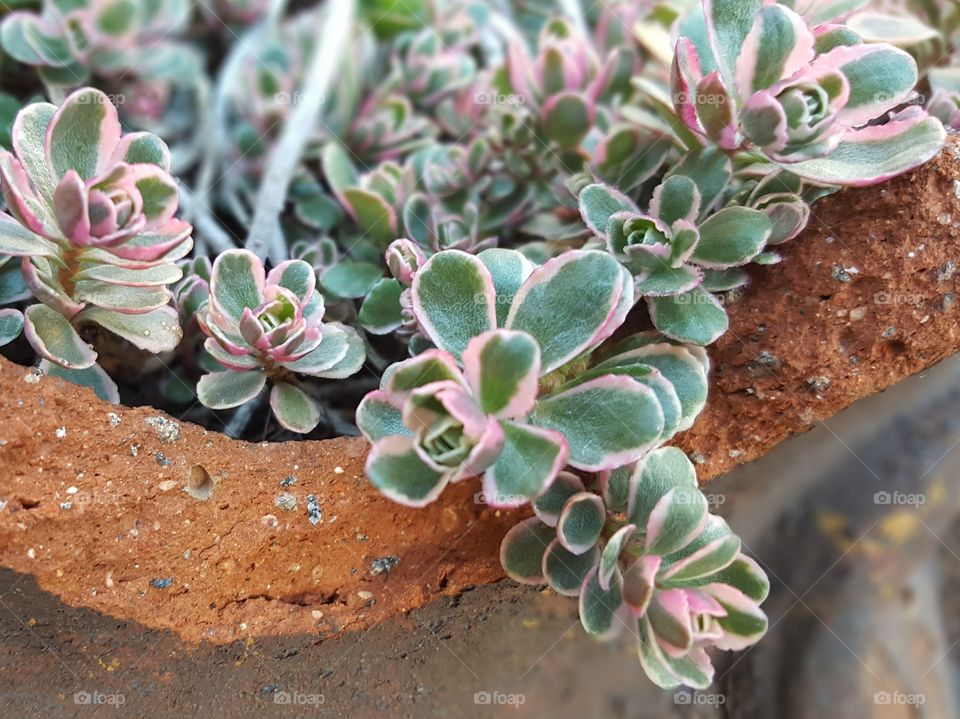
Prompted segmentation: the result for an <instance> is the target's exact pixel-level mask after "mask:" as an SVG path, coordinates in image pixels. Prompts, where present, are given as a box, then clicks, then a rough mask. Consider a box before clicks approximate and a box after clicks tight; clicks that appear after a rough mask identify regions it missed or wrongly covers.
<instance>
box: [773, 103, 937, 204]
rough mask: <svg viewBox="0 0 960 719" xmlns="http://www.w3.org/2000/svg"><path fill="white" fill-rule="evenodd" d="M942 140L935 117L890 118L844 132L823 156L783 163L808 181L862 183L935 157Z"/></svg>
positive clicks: (883, 179)
mask: <svg viewBox="0 0 960 719" xmlns="http://www.w3.org/2000/svg"><path fill="white" fill-rule="evenodd" d="M945 141H946V131H945V130H944V129H943V125H942V124H941V123H940V121H939V120H937V119H936V118H932V117H924V118H922V119H905V120H891V121H890V122H888V123H887V124H885V125H878V126H875V127H866V128H864V129H862V130H857V131H856V132H848V133H847V134H846V135H844V139H843V141H841V143H840V144H839V145H838V146H837V148H836V149H835V150H834V151H833V152H832V153H830V155H828V156H827V157H821V158H819V159H816V160H804V161H803V162H795V163H792V164H790V165H785V166H784V169H788V170H789V171H790V172H792V173H794V174H796V175H799V176H800V177H802V178H804V179H805V180H809V181H810V182H816V183H821V184H825V185H841V186H843V185H853V186H856V187H866V186H869V185H876V184H878V183H881V182H886V181H887V180H889V179H890V178H892V177H896V176H897V175H901V174H903V173H904V172H907V171H909V170H912V169H914V168H916V167H919V166H920V165H923V164H924V163H926V162H927V161H929V160H930V159H931V158H933V157H935V156H936V155H937V154H938V153H939V152H940V150H941V149H942V148H943V143H944V142H945Z"/></svg>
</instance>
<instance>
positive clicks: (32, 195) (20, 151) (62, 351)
mask: <svg viewBox="0 0 960 719" xmlns="http://www.w3.org/2000/svg"><path fill="white" fill-rule="evenodd" d="M13 147H14V150H13V152H8V151H0V178H2V182H3V193H4V198H5V200H6V204H7V208H8V212H9V213H10V214H4V215H0V251H2V252H4V253H6V254H8V255H15V256H19V257H22V258H23V259H22V265H21V268H22V272H23V279H24V281H25V283H26V286H27V287H28V288H29V290H30V292H31V293H32V295H33V296H34V297H35V298H36V299H37V300H39V301H40V302H41V303H42V304H35V305H32V306H30V307H28V308H27V309H26V311H25V312H24V315H25V331H26V336H27V339H28V340H29V341H30V344H31V345H32V346H33V348H34V349H35V350H36V352H37V354H39V355H40V356H41V357H43V358H44V359H45V360H47V361H49V362H52V363H54V364H58V365H60V366H61V367H63V368H64V369H65V370H74V371H83V370H89V371H87V372H86V373H85V375H84V376H87V377H90V376H93V375H97V376H99V386H100V388H101V390H102V391H103V392H107V390H106V389H104V388H110V391H109V392H107V393H108V394H109V396H111V397H114V395H115V391H116V390H115V386H113V385H112V382H111V381H110V380H109V378H108V377H106V375H104V374H102V371H100V370H99V368H98V367H95V364H94V363H95V362H96V358H97V353H96V352H95V351H94V350H93V348H92V347H90V346H89V345H88V344H87V343H86V342H84V341H83V340H82V339H81V337H80V335H79V334H78V333H77V328H82V327H83V326H85V325H87V324H95V325H100V326H101V327H103V328H105V329H107V330H109V331H110V332H112V333H113V334H115V335H118V336H120V337H122V338H123V339H125V340H128V341H129V342H131V343H132V344H133V345H135V346H137V347H139V348H140V349H143V350H146V351H149V352H163V351H166V350H170V349H173V348H174V347H175V346H176V345H177V343H178V342H179V340H180V336H181V331H180V327H179V325H178V323H177V314H176V312H175V311H174V310H173V309H172V308H171V307H168V306H167V305H168V303H169V301H170V299H171V293H170V290H169V289H168V286H169V285H171V284H173V283H174V282H176V281H177V280H179V279H180V277H181V271H180V268H179V267H177V265H176V261H177V260H179V259H180V258H182V257H184V256H185V255H186V254H187V253H188V252H189V251H190V248H191V247H192V241H191V239H190V234H191V231H192V228H191V226H190V225H189V224H187V223H185V222H181V221H180V220H177V219H175V218H174V214H175V213H176V210H177V203H178V190H177V185H176V182H174V180H173V178H172V177H171V176H170V174H169V172H168V170H169V163H170V156H169V153H168V151H167V148H166V145H164V144H163V142H162V141H161V140H160V139H159V138H157V137H155V136H153V135H150V134H147V133H132V134H127V135H122V133H121V129H120V123H119V121H118V119H117V112H116V109H115V108H114V106H113V105H112V104H111V103H110V101H109V99H108V98H107V96H106V95H104V94H103V93H102V92H100V91H99V90H93V89H89V88H87V89H82V90H78V91H77V92H75V93H73V94H72V95H70V96H69V97H68V98H67V99H66V100H65V101H64V102H63V104H62V105H61V106H60V107H59V108H57V107H55V106H53V105H50V104H47V103H35V104H32V105H29V106H27V107H26V108H24V110H22V111H21V112H20V114H19V115H17V120H16V123H15V124H14V132H13Z"/></svg>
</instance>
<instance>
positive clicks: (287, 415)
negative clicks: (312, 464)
mask: <svg viewBox="0 0 960 719" xmlns="http://www.w3.org/2000/svg"><path fill="white" fill-rule="evenodd" d="M316 281H317V280H316V275H315V274H314V271H313V268H312V267H311V266H310V265H309V264H307V263H306V262H304V261H302V260H288V261H286V262H283V263H281V264H279V265H277V266H276V267H275V268H273V269H272V270H271V271H270V273H269V274H267V273H266V271H265V270H264V267H263V263H262V262H261V261H260V259H259V258H257V256H256V255H254V254H253V253H252V252H248V251H246V250H228V251H226V252H224V253H221V254H220V255H219V256H218V257H217V259H216V260H215V261H214V263H213V268H212V270H211V273H210V284H209V293H210V294H209V298H208V300H207V302H205V303H204V304H203V305H202V306H201V307H200V309H199V310H198V313H197V319H198V320H199V322H200V328H201V329H202V330H203V332H204V333H205V334H206V335H207V340H206V342H205V343H204V348H205V349H206V350H207V352H209V353H210V355H211V356H212V357H213V358H214V359H215V360H216V361H217V362H219V363H220V364H221V365H222V366H223V367H224V368H225V369H223V370H222V371H218V372H211V373H209V374H206V375H204V376H203V377H201V378H200V382H199V383H198V385H197V398H198V399H199V400H200V402H201V403H202V404H203V405H204V406H205V407H209V408H210V409H230V408H232V407H238V406H239V405H241V404H244V403H246V402H248V401H250V400H252V399H254V398H255V397H257V396H258V395H259V394H260V393H261V391H262V390H263V388H264V386H265V385H266V384H267V382H268V381H269V382H270V384H271V389H270V407H271V409H272V410H273V414H274V416H275V417H276V418H277V421H278V422H279V423H280V424H281V425H282V426H283V427H285V428H286V429H288V430H290V431H291V432H299V433H306V432H310V431H311V430H313V428H314V427H316V426H317V424H318V423H319V422H320V411H321V406H320V404H319V403H318V401H317V400H316V399H315V398H314V397H313V396H311V395H310V394H309V392H308V391H307V390H306V389H305V388H304V385H303V382H302V381H301V379H300V378H301V377H315V378H325V379H342V378H344V377H349V376H350V375H352V374H355V373H356V372H357V371H359V369H360V367H361V366H363V362H364V359H365V357H366V351H365V348H364V344H363V340H362V339H361V338H360V336H359V335H357V333H356V331H355V330H353V329H352V328H350V327H346V326H344V325H341V324H339V323H333V322H324V321H323V316H324V301H323V296H322V295H321V294H319V293H318V292H317V291H316Z"/></svg>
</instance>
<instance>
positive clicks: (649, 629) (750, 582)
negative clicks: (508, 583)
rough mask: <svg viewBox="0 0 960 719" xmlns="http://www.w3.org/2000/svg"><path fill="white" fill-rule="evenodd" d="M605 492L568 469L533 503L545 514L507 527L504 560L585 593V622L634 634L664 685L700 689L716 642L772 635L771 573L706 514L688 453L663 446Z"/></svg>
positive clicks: (511, 570)
mask: <svg viewBox="0 0 960 719" xmlns="http://www.w3.org/2000/svg"><path fill="white" fill-rule="evenodd" d="M601 486H602V491H601V494H597V493H595V492H592V491H588V490H587V488H586V487H585V485H584V482H583V481H582V480H581V479H580V477H578V476H577V475H575V474H572V473H567V472H564V473H562V474H561V475H560V476H559V477H558V479H557V481H556V482H554V484H553V485H552V486H551V487H550V488H549V489H548V490H547V491H546V492H545V493H544V494H542V495H541V496H540V497H538V498H537V499H536V500H535V501H534V503H533V510H534V513H535V515H536V516H534V517H531V518H530V519H528V520H525V521H522V522H520V523H519V524H517V525H515V526H514V527H513V528H512V529H511V530H510V531H509V532H508V533H507V535H506V536H505V537H504V539H503V543H502V546H501V550H500V557H501V563H502V564H503V567H504V569H505V570H506V572H507V574H508V575H509V576H510V577H512V578H513V579H515V580H517V581H519V582H522V583H525V584H547V585H549V586H550V587H551V588H552V589H554V590H555V591H556V592H558V593H560V594H563V595H567V596H573V597H578V598H579V610H580V622H581V624H582V625H583V627H584V629H586V631H587V632H588V633H590V634H592V635H594V636H596V637H598V638H601V639H610V638H612V637H615V636H617V635H618V634H620V633H621V632H622V631H623V630H624V629H626V630H627V631H629V632H630V633H631V634H633V635H634V636H635V637H636V639H637V651H638V654H639V657H640V664H641V666H643V669H644V671H645V672H646V673H647V676H648V677H649V678H650V679H651V680H652V681H653V682H654V683H655V684H657V685H658V686H660V687H663V688H674V687H677V686H679V685H681V684H683V685H686V686H689V687H693V688H697V689H703V688H706V687H707V686H709V685H710V683H711V682H712V680H713V666H712V664H711V660H710V657H709V656H708V654H707V651H706V650H707V649H713V648H716V649H727V650H731V649H744V648H746V647H748V646H750V645H752V644H754V643H756V642H757V641H759V639H760V638H761V637H762V636H763V634H764V633H765V632H766V629H767V619H766V616H765V615H764V614H763V612H762V611H761V610H760V607H759V605H760V603H761V602H763V600H764V599H765V598H766V596H767V593H768V591H769V583H768V582H767V578H766V576H765V575H764V573H763V571H762V570H761V569H760V567H759V566H758V565H757V564H756V562H754V561H753V560H752V559H750V558H748V557H747V556H745V555H744V554H742V553H741V551H740V549H741V543H740V540H739V538H738V537H737V536H736V535H735V534H734V533H733V532H732V531H731V530H730V527H729V526H727V523H726V522H725V521H724V520H723V519H721V518H720V517H717V516H714V515H712V514H710V513H709V512H708V507H707V500H706V498H705V497H704V495H703V494H702V492H701V491H700V489H699V488H698V487H697V479H696V473H695V470H694V468H693V465H692V464H691V463H690V460H688V459H687V457H686V456H685V455H684V454H683V452H681V451H680V450H679V449H676V448H673V447H666V448H662V449H657V450H654V451H652V452H650V453H649V454H647V455H646V456H645V457H644V458H643V459H641V460H640V461H639V462H637V463H635V464H633V465H630V466H625V467H621V468H618V469H616V470H614V471H611V472H607V473H604V474H603V475H601Z"/></svg>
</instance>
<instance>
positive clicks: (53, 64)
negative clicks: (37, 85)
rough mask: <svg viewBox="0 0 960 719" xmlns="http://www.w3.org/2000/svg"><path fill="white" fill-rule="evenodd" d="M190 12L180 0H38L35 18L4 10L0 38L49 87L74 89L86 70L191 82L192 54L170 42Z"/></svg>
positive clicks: (196, 62)
mask: <svg viewBox="0 0 960 719" xmlns="http://www.w3.org/2000/svg"><path fill="white" fill-rule="evenodd" d="M190 10H191V8H190V7H189V5H188V4H187V2H186V0H154V1H153V2H137V1H136V0H43V9H42V11H41V13H40V14H39V15H38V14H35V13H31V12H26V11H22V12H14V13H11V14H10V15H8V16H7V17H6V18H5V19H4V21H3V26H2V28H0V40H2V44H3V48H4V50H6V51H7V52H8V53H9V54H10V55H11V56H13V57H14V58H15V59H17V60H19V61H20V62H23V63H26V64H27V65H33V66H35V67H38V68H40V70H41V73H42V75H43V76H44V78H45V79H46V80H47V81H48V82H50V83H51V84H54V85H62V86H65V87H74V86H76V85H78V84H83V83H84V82H86V81H87V80H88V79H89V77H90V75H91V74H93V75H96V76H99V77H102V78H123V76H125V75H128V74H129V75H131V76H133V77H136V78H139V79H141V80H162V81H184V80H188V81H192V80H193V79H194V78H195V77H196V75H197V74H198V73H199V72H200V62H199V58H198V55H197V53H196V52H195V51H194V50H193V49H192V48H190V47H189V46H187V45H185V44H183V43H182V42H178V41H176V40H174V39H172V38H174V37H175V36H176V35H177V34H178V33H180V32H182V31H183V30H184V29H185V28H186V26H187V23H188V22H189V19H190Z"/></svg>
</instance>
